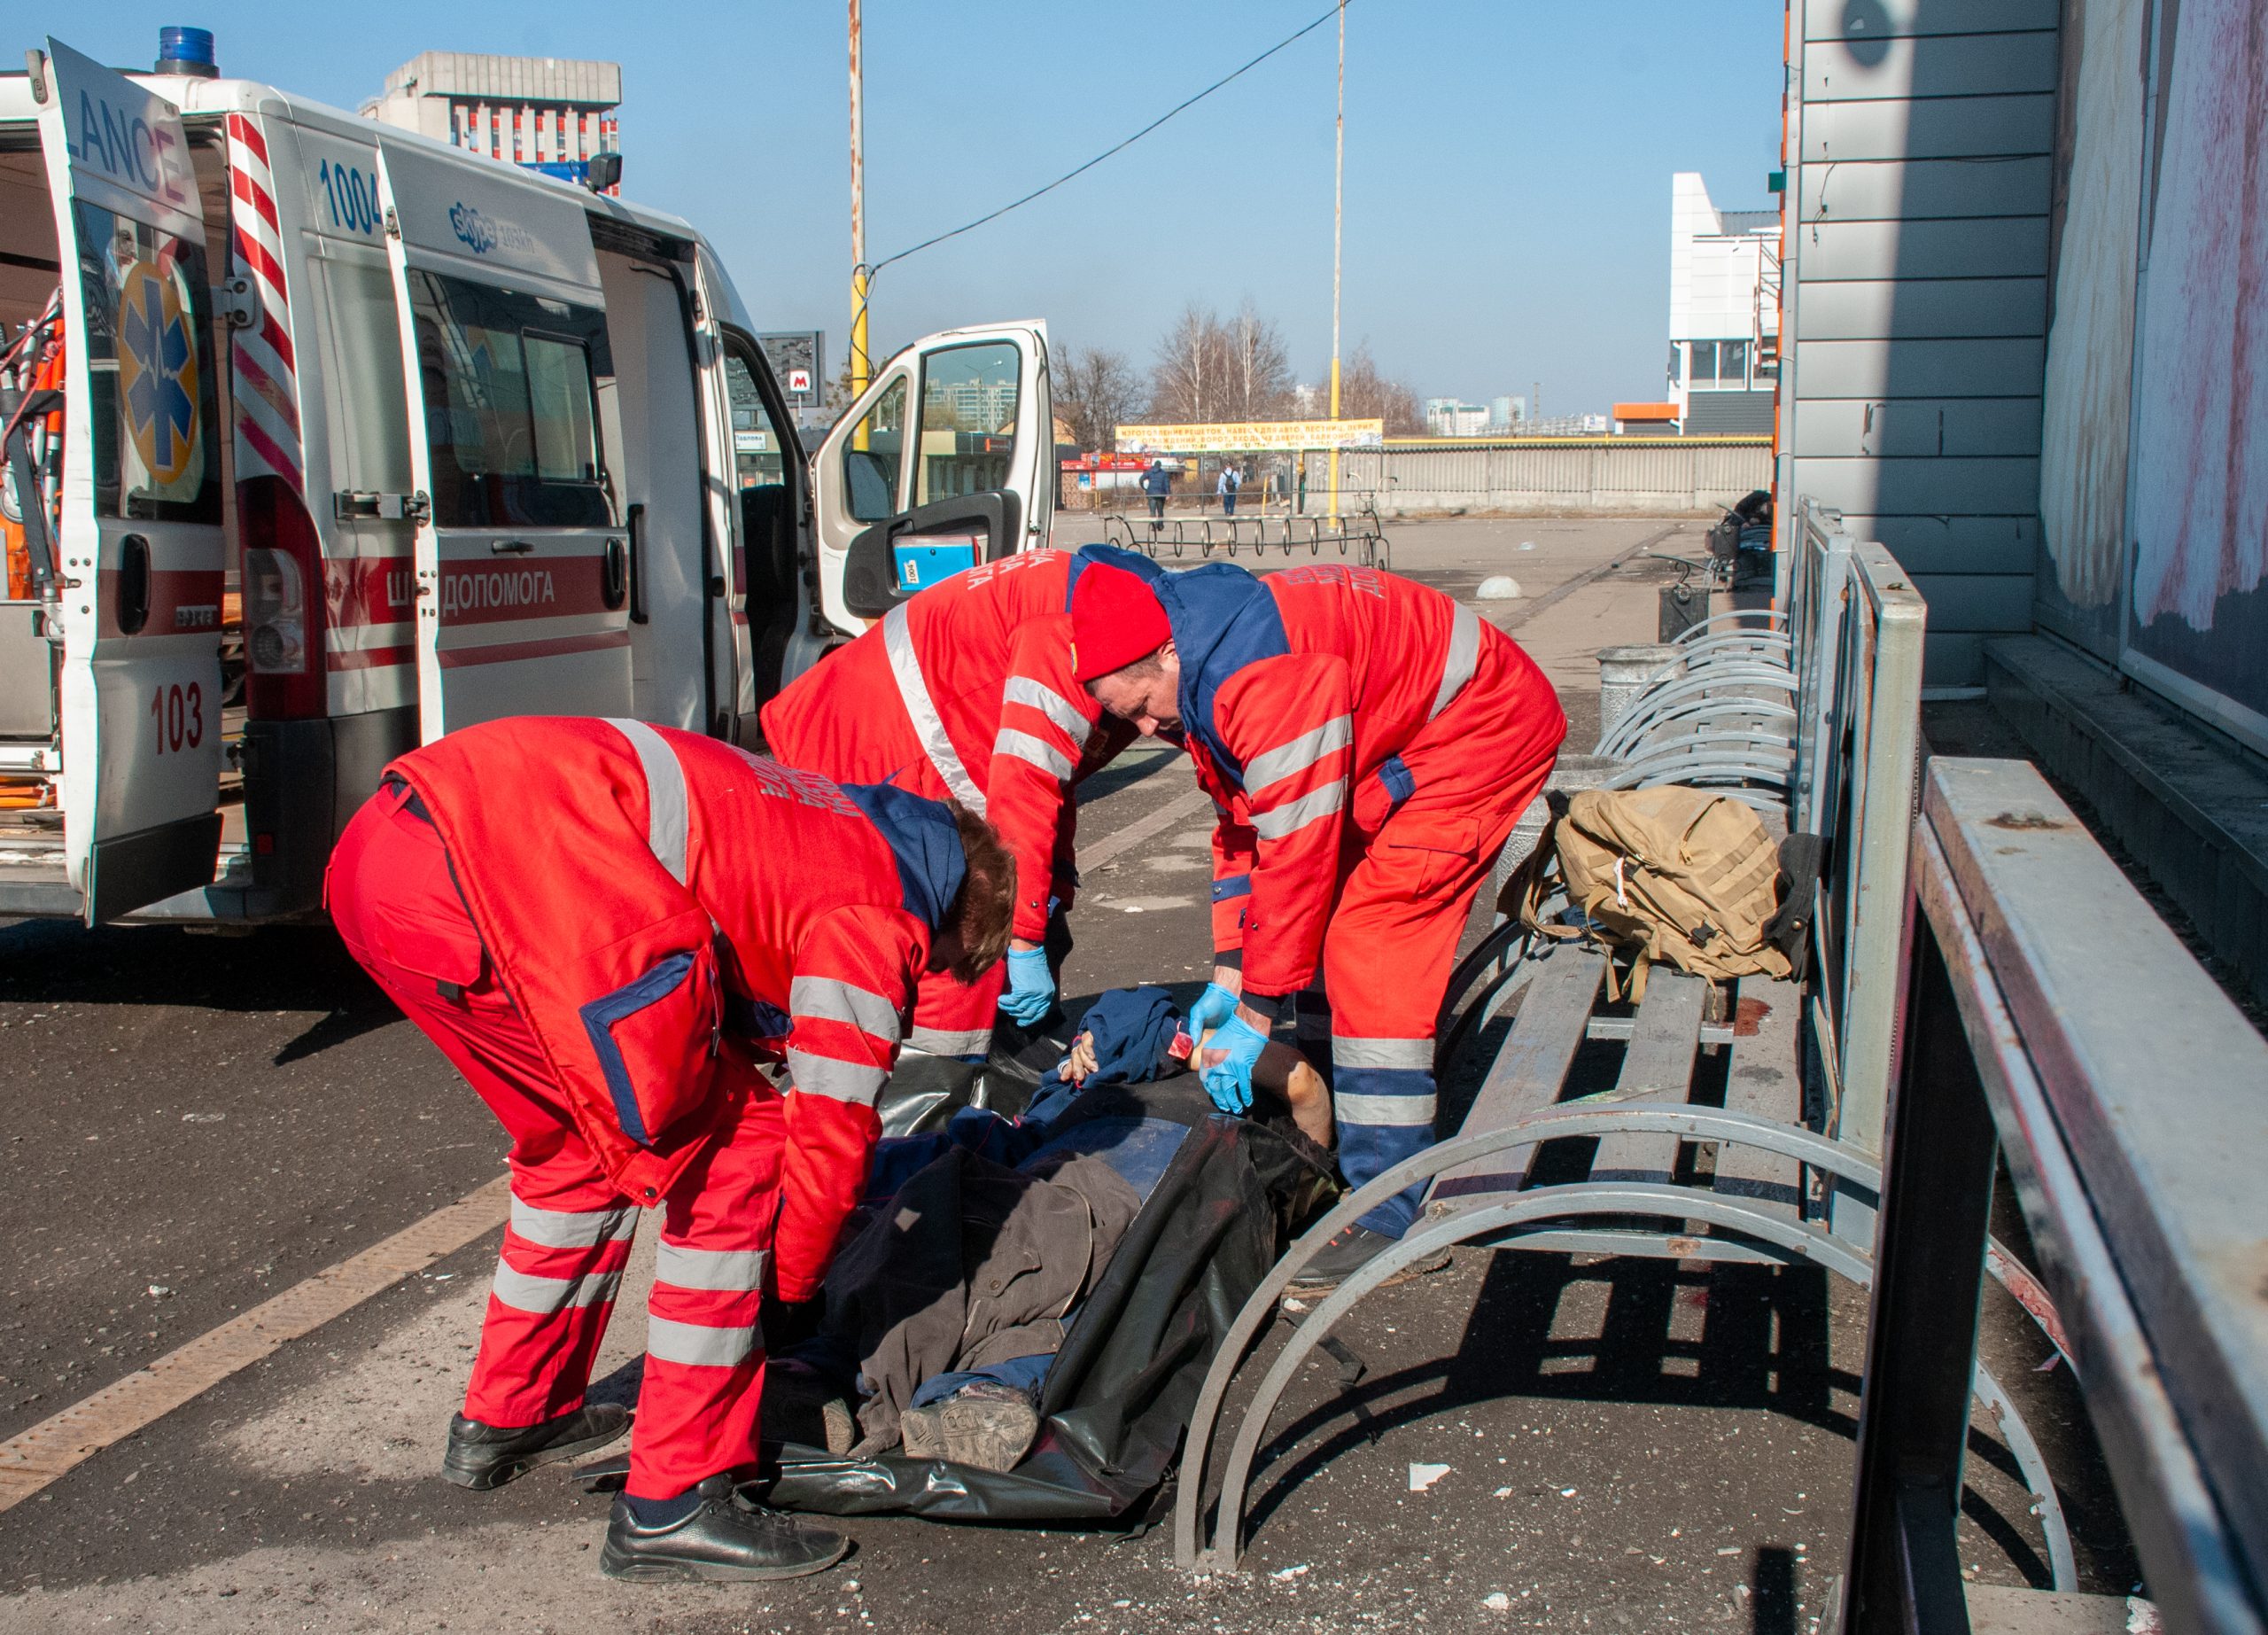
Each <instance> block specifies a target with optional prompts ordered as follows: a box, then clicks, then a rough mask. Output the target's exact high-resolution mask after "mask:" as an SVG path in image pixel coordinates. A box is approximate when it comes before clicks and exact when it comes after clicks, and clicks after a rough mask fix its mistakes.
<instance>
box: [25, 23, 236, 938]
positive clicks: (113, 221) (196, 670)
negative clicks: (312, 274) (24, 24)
mask: <svg viewBox="0 0 2268 1635" xmlns="http://www.w3.org/2000/svg"><path fill="white" fill-rule="evenodd" d="M32 82H33V93H34V95H35V97H37V98H38V102H39V134H40V146H41V149H42V151H43V158H44V161H45V164H46V167H47V180H48V195H49V197H50V199H51V200H52V201H53V204H54V208H55V227H56V242H57V243H58V245H60V246H61V250H62V254H61V257H60V260H61V261H62V269H61V280H62V286H63V326H64V346H65V348H66V365H67V374H66V385H65V390H64V411H63V415H64V432H63V435H64V445H63V495H62V511H63V516H62V528H61V531H60V535H59V538H58V541H57V552H56V554H57V557H58V568H57V584H58V588H59V591H60V595H59V598H58V601H57V602H56V603H54V604H52V605H51V607H50V609H49V611H48V613H47V617H48V618H49V619H52V620H53V621H54V622H55V624H56V625H57V626H58V627H59V633H60V635H61V638H62V642H61V645H62V658H61V662H60V664H59V666H58V674H57V682H56V687H57V695H58V698H57V702H58V711H57V714H58V723H59V728H60V737H61V740H62V756H63V772H62V780H61V782H62V806H63V835H64V861H65V868H66V874H67V876H68V880H69V884H70V885H71V887H72V888H74V889H75V890H76V891H77V892H78V893H79V896H80V899H81V901H82V907H83V911H84V913H85V916H86V920H87V923H89V925H92V924H95V923H99V922H102V921H105V920H113V919H116V918H118V917H119V916H120V915H125V914H128V913H131V912H132V911H133V910H135V909H136V908H140V907H145V906H146V905H148V904H150V903H153V902H156V901H158V900H159V899H161V898H166V897H171V896H173V895H174V894H175V893H176V892H180V891H194V890H197V889H198V888H200V887H203V886H207V885H210V884H212V883H213V868H214V859H215V856H216V854H217V853H218V851H219V846H220V838H221V816H220V813H219V810H218V805H219V798H220V783H221V573H222V564H223V560H224V557H223V551H224V546H223V536H222V530H221V450H220V443H221V426H220V424H219V422H218V418H217V413H216V409H215V404H216V402H217V401H218V400H217V393H216V385H215V377H214V368H215V363H214V356H213V339H212V337H213V331H212V322H211V319H212V308H211V303H212V284H213V280H212V275H211V271H210V269H208V267H207V266H206V245H205V228H204V222H203V219H202V216H201V214H200V211H199V206H198V193H197V180H196V177H195V175H193V174H192V172H191V170H190V156H189V145H188V143H187V142H186V141H185V140H184V138H183V131H182V123H181V111H180V110H179V109H178V108H176V107H175V106H174V105H172V104H171V103H169V102H166V101H164V100H163V99H161V98H159V97H154V96H151V94H150V93H149V92H148V91H146V90H143V89H142V88H141V87H140V86H138V85H136V84H134V83H133V82H131V81H129V80H127V79H125V78H124V77H122V76H121V75H120V74H113V72H111V70H109V69H108V68H105V67H104V66H102V65H101V64H99V63H97V62H95V61H94V60H93V59H92V58H87V57H82V56H81V55H80V54H79V53H78V52H76V51H73V50H71V48H70V47H68V46H66V45H59V44H58V43H56V42H55V41H53V40H52V39H50V40H49V41H48V43H47V51H46V56H45V58H44V60H43V61H41V60H39V59H37V58H35V62H34V73H33V75H32Z"/></svg>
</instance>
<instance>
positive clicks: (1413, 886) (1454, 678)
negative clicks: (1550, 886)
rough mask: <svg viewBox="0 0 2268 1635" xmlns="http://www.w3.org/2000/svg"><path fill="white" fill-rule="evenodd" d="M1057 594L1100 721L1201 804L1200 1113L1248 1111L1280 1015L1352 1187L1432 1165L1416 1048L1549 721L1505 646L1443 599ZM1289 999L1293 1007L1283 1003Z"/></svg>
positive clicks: (1171, 581)
mask: <svg viewBox="0 0 2268 1635" xmlns="http://www.w3.org/2000/svg"><path fill="white" fill-rule="evenodd" d="M1074 572H1075V577H1074V579H1073V581H1072V588H1071V626H1072V640H1073V643H1074V647H1075V653H1074V658H1073V669H1074V672H1075V673H1076V675H1077V677H1078V679H1079V681H1081V682H1082V684H1083V685H1084V687H1085V689H1087V691H1088V692H1089V693H1091V695H1092V696H1093V697H1094V698H1095V699H1096V700H1097V702H1099V704H1100V705H1102V706H1103V707H1104V708H1105V709H1106V710H1107V711H1108V712H1110V713H1111V714H1112V715H1114V716H1115V717H1117V718H1118V719H1120V720H1124V721H1127V722H1130V723H1131V724H1132V725H1133V726H1134V727H1135V728H1137V729H1138V730H1139V731H1141V732H1144V733H1147V734H1153V735H1155V736H1161V737H1165V738H1168V739H1170V740H1173V741H1176V742H1179V743H1182V744H1184V745H1185V747H1186V748H1187V749H1188V751H1189V758H1190V760H1191V762H1192V765H1193V766H1194V767H1195V769H1196V772H1197V778H1198V782H1199V783H1200V786H1202V787H1203V788H1204V789H1205V790H1207V791H1208V793H1210V794H1211V796H1212V797H1213V800H1214V803H1215V805H1216V808H1217V811H1218V821H1217V823H1216V828H1215V832H1214V841H1213V859H1214V878H1213V941H1214V949H1215V953H1214V961H1213V964H1214V969H1213V979H1212V982H1211V983H1210V984H1209V985H1208V986H1207V988H1206V991H1205V993H1204V995H1203V997H1202V998H1200V1000H1198V1002H1197V1004H1196V1005H1195V1006H1194V1007H1192V1011H1191V1016H1190V1026H1191V1031H1192V1032H1193V1033H1197V1034H1199V1035H1200V1037H1202V1036H1204V1035H1205V1034H1206V1033H1207V1032H1208V1031H1209V1032H1210V1038H1209V1039H1208V1041H1207V1043H1208V1048H1207V1049H1206V1051H1205V1053H1204V1063H1205V1065H1204V1066H1203V1072H1204V1078H1205V1086H1206V1089H1207V1090H1208V1092H1209V1093H1210V1094H1212V1096H1213V1099H1214V1101H1215V1102H1216V1105H1218V1106H1220V1107H1221V1108H1222V1109H1223V1110H1225V1111H1231V1112H1241V1111H1243V1110H1244V1109H1246V1108H1247V1107H1249V1106H1250V1105H1251V1101H1252V1068H1253V1064H1254V1063H1255V1062H1257V1061H1258V1060H1259V1056H1260V1052H1261V1049H1262V1047H1263V1046H1264V1045H1265V1044H1266V1043H1267V1039H1268V1034H1269V1031H1270V1028H1271V1027H1272V1026H1273V1025H1274V1024H1275V1023H1276V1022H1277V1021H1278V1018H1279V1016H1280V1015H1281V1013H1282V1011H1283V1009H1284V1008H1285V1004H1286V1003H1287V1002H1291V1003H1293V1008H1294V1011H1295V1014H1296V1017H1297V1023H1298V1029H1299V1035H1300V1042H1301V1047H1302V1048H1303V1049H1306V1050H1308V1051H1309V1053H1310V1055H1311V1057H1312V1059H1313V1060H1314V1061H1315V1063H1316V1065H1317V1066H1318V1067H1320V1068H1322V1069H1324V1071H1325V1073H1326V1074H1327V1075H1328V1076H1329V1078H1330V1079H1331V1084H1332V1101H1333V1107H1334V1111H1335V1116H1336V1122H1337V1128H1338V1136H1339V1162H1340V1170H1341V1172H1343V1173H1344V1174H1345V1176H1346V1178H1347V1180H1348V1181H1349V1182H1351V1183H1353V1184H1354V1185H1355V1186H1360V1185H1362V1184H1363V1182H1364V1181H1367V1180H1371V1178H1373V1177H1375V1176H1377V1175H1379V1174H1381V1173H1383V1172H1385V1171H1386V1170H1387V1169H1389V1168H1391V1167H1392V1166H1393V1165H1394V1164H1397V1163H1399V1162H1401V1161H1402V1159H1404V1158H1406V1157H1409V1156H1411V1155H1412V1154H1414V1153H1416V1152H1418V1151H1420V1150H1422V1149H1423V1148H1425V1147H1427V1146H1428V1145H1430V1144H1431V1143H1432V1142H1433V1113H1434V1085H1433V1024H1434V1014H1435V1012H1436V1011H1437V1010H1438V1009H1439V1008H1440V1006H1441V995H1442V993H1443V990H1444V989H1445V988H1446V987H1447V986H1448V983H1449V969H1450V966H1451V964H1452V962H1454V960H1455V957H1456V945H1457V939H1458V937H1459V936H1460V935H1461V934H1462V932H1463V931H1464V924H1465V921H1466V919H1467V918H1468V916H1469V915H1471V913H1472V904H1473V899H1475V897H1476V896H1477V895H1478V894H1479V892H1480V883H1481V882H1482V881H1483V880H1484V879H1486V878H1487V876H1488V872H1489V869H1490V868H1491V867H1492V865H1493V864H1494V862H1495V857H1496V853H1498V852H1499V851H1501V850H1502V849H1503V844H1504V840H1505V837H1507V836H1508V835H1509V834H1510V833H1511V829H1512V825H1513V824H1514V823H1516V822H1517V821H1518V820H1519V816H1520V814H1521V813H1522V812H1524V811H1526V808H1527V807H1528V806H1529V805H1530V804H1531V803H1532V802H1533V801H1534V799H1535V798H1536V797H1537V796H1538V795H1539V794H1540V793H1542V789H1543V784H1544V780H1545V779H1546V778H1547V777H1548V776H1549V775H1550V770H1551V765H1552V761H1553V759H1554V758H1555V757H1556V756H1557V753H1558V749H1559V744H1560V741H1561V740H1562V739H1564V738H1565V736H1566V734H1567V720H1566V716H1565V714H1564V713H1563V712H1562V711H1561V709H1560V707H1559V700H1558V697H1557V695H1556V694H1555V693H1554V692H1553V690H1552V688H1551V684H1550V681H1547V680H1545V679H1544V675H1543V673H1542V671H1541V670H1539V669H1537V668H1536V666H1535V665H1534V661H1532V660H1531V659H1530V658H1528V656H1527V655H1526V653H1524V652H1522V651H1521V650H1520V649H1519V647H1518V644H1517V643H1515V642H1513V641H1512V640H1511V637H1509V636H1507V635H1504V634H1503V632H1502V631H1500V630H1498V629H1496V628H1495V627H1494V626H1492V625H1490V624H1488V623H1487V622H1486V621H1485V620H1483V619H1480V617H1479V616H1478V615H1477V614H1476V613H1474V612H1473V611H1472V609H1471V608H1469V607H1465V606H1464V605H1463V604H1461V603H1457V602H1455V601H1452V600H1451V599H1450V598H1449V597H1448V596H1443V595H1442V594H1441V592H1439V591H1436V590H1433V589H1430V588H1426V587H1425V586H1423V585H1419V584H1417V583H1416V582H1415V581H1413V580H1406V579H1401V578H1397V577H1396V576H1395V575H1394V574H1391V573H1387V572H1382V571H1379V570H1377V569H1371V568H1354V567H1347V566H1341V565H1338V564H1331V565H1317V566H1309V567H1298V568H1291V569H1287V570H1285V571H1283V572H1275V573H1270V574H1269V575H1267V576H1266V577H1265V578H1259V577H1255V576H1254V575H1253V574H1251V573H1248V572H1246V571H1245V570H1244V569H1242V568H1239V567H1238V566H1236V565H1234V564H1231V563H1225V562H1222V563H1211V564H1207V565H1205V566H1202V567H1199V568H1195V569H1192V570H1191V571H1189V572H1180V573H1169V572H1166V571H1164V570H1163V569H1161V568H1160V567H1159V566H1158V564H1156V563H1154V562H1152V561H1151V560H1150V559H1149V558H1148V557H1144V556H1142V555H1140V554H1138V552H1134V551H1129V550H1123V549H1119V548H1117V547H1115V546H1108V545H1091V546H1088V547H1086V548H1085V549H1083V550H1082V551H1080V553H1079V557H1078V561H1077V563H1076V564H1075V570H1074ZM1293 996H1297V997H1296V1000H1294V998H1293ZM1417 1202H1418V1198H1417V1189H1416V1188H1411V1189H1410V1190H1409V1191H1406V1192H1403V1193H1402V1194H1400V1195H1396V1196H1395V1197H1394V1198H1392V1199H1389V1200H1388V1201H1387V1202H1386V1203H1383V1204H1381V1205H1379V1207H1378V1208H1377V1209H1375V1210H1373V1211H1371V1212H1370V1213H1369V1214H1367V1215H1365V1216H1363V1218H1362V1220H1361V1222H1360V1223H1359V1224H1358V1225H1356V1226H1352V1227H1349V1228H1348V1230H1347V1231H1346V1232H1345V1233H1343V1234H1340V1236H1339V1237H1337V1238H1335V1239H1333V1240H1332V1242H1331V1243H1330V1244H1329V1245H1327V1246H1326V1247H1325V1248H1324V1250H1321V1251H1319V1252H1318V1253H1317V1257H1316V1258H1315V1260H1314V1261H1313V1262H1312V1263H1310V1265H1309V1268H1308V1270H1307V1272H1306V1273H1303V1274H1302V1277H1301V1281H1300V1282H1298V1283H1296V1284H1294V1285H1293V1287H1294V1288H1295V1289H1299V1290H1301V1291H1302V1292H1308V1293H1312V1292H1318V1291H1320V1290H1323V1289H1330V1288H1335V1287H1336V1286H1337V1285H1338V1284H1339V1282H1340V1281H1342V1280H1343V1279H1345V1278H1346V1277H1348V1276H1349V1275H1351V1274H1352V1273H1354V1272H1355V1270H1356V1269H1357V1268H1358V1267H1360V1266H1362V1265H1363V1264H1365V1263H1366V1262H1368V1261H1369V1260H1370V1259H1371V1257H1373V1256H1375V1255H1376V1254H1377V1253H1378V1252H1379V1250H1381V1249H1383V1248H1384V1247H1385V1246H1386V1244H1387V1243H1388V1242H1392V1241H1394V1239H1397V1238H1399V1237H1400V1236H1401V1235H1402V1233H1403V1232H1404V1231H1405V1230H1406V1229H1407V1228H1408V1226H1409V1225H1410V1220H1411V1219H1412V1218H1413V1217H1414V1215H1415V1213H1416V1211H1417Z"/></svg>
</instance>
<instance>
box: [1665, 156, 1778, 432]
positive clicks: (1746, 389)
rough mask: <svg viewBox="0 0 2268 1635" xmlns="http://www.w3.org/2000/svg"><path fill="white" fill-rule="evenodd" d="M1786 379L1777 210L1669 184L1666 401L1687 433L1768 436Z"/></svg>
mask: <svg viewBox="0 0 2268 1635" xmlns="http://www.w3.org/2000/svg"><path fill="white" fill-rule="evenodd" d="M1779 377H1780V213H1779V212H1778V211H1777V210H1720V209H1718V208H1717V207H1716V206H1714V205H1713V204H1711V203H1710V202H1709V190H1708V188H1707V187H1706V186H1705V184H1704V183H1703V182H1702V180H1701V178H1700V176H1699V175H1697V174H1695V173H1694V172H1692V171H1689V170H1687V171H1680V172H1679V173H1678V174H1677V175H1676V176H1675V177H1674V178H1673V180H1672V182H1671V183H1670V229H1669V393H1668V396H1669V401H1671V402H1672V403H1674V404H1675V405H1676V408H1677V421H1678V424H1679V426H1680V427H1681V428H1682V430H1683V431H1684V432H1686V434H1687V435H1689V436H1692V435H1705V434H1708V433H1712V432H1770V431H1771V430H1772V414H1773V400H1774V393H1775V389H1776V387H1777V385H1778V384H1779Z"/></svg>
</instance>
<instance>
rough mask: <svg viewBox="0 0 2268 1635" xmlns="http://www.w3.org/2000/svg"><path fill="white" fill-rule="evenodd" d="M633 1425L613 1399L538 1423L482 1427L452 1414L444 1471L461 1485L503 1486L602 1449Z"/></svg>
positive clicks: (444, 1457)
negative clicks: (540, 1467) (558, 1462)
mask: <svg viewBox="0 0 2268 1635" xmlns="http://www.w3.org/2000/svg"><path fill="white" fill-rule="evenodd" d="M628 1429H630V1410H629V1409H627V1408H625V1407H622V1406H620V1405H617V1404H615V1403H611V1402H586V1403H585V1404H584V1405H582V1406H581V1407H579V1408H574V1409H571V1410H570V1411H568V1412H567V1413H563V1414H561V1415H560V1416H559V1417H558V1418H557V1419H555V1420H546V1421H544V1422H543V1423H542V1424H540V1425H484V1424H482V1423H481V1422H480V1421H478V1420H469V1419H467V1418H465V1416H464V1415H463V1414H462V1413H459V1414H454V1415H452V1416H451V1418H450V1420H449V1445H448V1450H447V1452H444V1453H443V1454H442V1455H441V1475H443V1476H444V1477H445V1478H446V1479H447V1480H448V1481H451V1482H454V1483H456V1484H457V1485H458V1486H459V1487H470V1488H483V1489H485V1488H492V1487H501V1486H503V1485H504V1483H507V1482H509V1481H510V1480H511V1479H512V1478H513V1477H515V1476H519V1475H526V1474H527V1473H528V1472H529V1471H531V1470H533V1469H534V1468H536V1467H537V1466H538V1465H548V1464H549V1463H551V1462H552V1460H558V1459H572V1458H573V1457H574V1456H575V1455H576V1454H578V1453H581V1452H586V1451H587V1450H589V1449H591V1448H602V1447H604V1446H605V1445H606V1444H608V1443H610V1442H611V1441H613V1440H614V1439H615V1438H616V1437H617V1436H620V1435H621V1434H622V1433H623V1432H624V1431H625V1430H628Z"/></svg>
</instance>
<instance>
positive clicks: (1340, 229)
mask: <svg viewBox="0 0 2268 1635" xmlns="http://www.w3.org/2000/svg"><path fill="white" fill-rule="evenodd" d="M850 3H851V4H852V5H854V6H855V5H856V4H858V0H850ZM1337 146H1338V157H1337V160H1336V161H1335V166H1336V168H1335V170H1334V172H1333V175H1332V187H1331V417H1332V419H1333V420H1336V419H1338V418H1339V264H1340V245H1341V242H1342V240H1343V238H1344V237H1345V230H1346V221H1347V0H1339V125H1338V136H1337ZM1338 436H1339V433H1338V431H1337V429H1336V428H1335V427H1334V428H1333V429H1332V445H1331V526H1332V527H1334V528H1335V527H1337V526H1339V443H1338Z"/></svg>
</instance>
